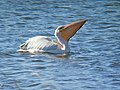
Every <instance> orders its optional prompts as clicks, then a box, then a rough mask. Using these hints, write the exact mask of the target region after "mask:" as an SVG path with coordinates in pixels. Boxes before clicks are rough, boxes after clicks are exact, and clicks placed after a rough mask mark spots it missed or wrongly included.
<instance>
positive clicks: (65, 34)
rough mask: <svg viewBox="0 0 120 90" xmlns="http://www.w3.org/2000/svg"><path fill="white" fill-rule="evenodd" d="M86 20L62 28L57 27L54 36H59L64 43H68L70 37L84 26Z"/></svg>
mask: <svg viewBox="0 0 120 90" xmlns="http://www.w3.org/2000/svg"><path fill="white" fill-rule="evenodd" d="M85 22H86V20H79V21H75V22H72V23H70V24H67V25H64V26H58V27H57V29H56V30H55V34H61V37H62V38H63V39H64V40H65V41H67V42H68V41H69V40H70V38H71V37H73V36H74V35H75V33H76V32H77V31H78V30H79V29H80V28H81V27H82V26H83V25H84V24H85Z"/></svg>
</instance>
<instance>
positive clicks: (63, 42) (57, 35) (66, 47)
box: [55, 33, 69, 51]
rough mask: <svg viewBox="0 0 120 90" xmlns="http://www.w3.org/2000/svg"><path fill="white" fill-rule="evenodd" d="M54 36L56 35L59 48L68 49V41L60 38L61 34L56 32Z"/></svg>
mask: <svg viewBox="0 0 120 90" xmlns="http://www.w3.org/2000/svg"><path fill="white" fill-rule="evenodd" d="M55 36H56V39H57V41H58V43H59V44H60V45H61V46H62V48H61V49H62V50H65V51H69V46H68V42H67V41H65V40H64V39H63V38H62V36H61V34H60V33H58V34H56V35H55Z"/></svg>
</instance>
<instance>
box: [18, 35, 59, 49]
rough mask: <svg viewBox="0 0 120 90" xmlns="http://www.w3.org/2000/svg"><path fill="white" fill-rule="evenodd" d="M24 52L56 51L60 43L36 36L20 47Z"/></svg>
mask: <svg viewBox="0 0 120 90" xmlns="http://www.w3.org/2000/svg"><path fill="white" fill-rule="evenodd" d="M19 48H20V49H22V50H29V49H39V50H45V51H48V50H56V49H58V43H57V42H55V41H53V40H51V39H50V38H48V37H46V36H36V37H33V38H30V39H28V40H27V41H26V42H25V43H23V44H22V45H20V46H19Z"/></svg>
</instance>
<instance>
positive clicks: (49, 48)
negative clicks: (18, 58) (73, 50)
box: [18, 20, 86, 54]
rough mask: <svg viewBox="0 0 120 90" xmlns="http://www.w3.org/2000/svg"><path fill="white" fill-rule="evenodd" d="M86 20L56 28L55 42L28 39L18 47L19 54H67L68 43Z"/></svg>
mask: <svg viewBox="0 0 120 90" xmlns="http://www.w3.org/2000/svg"><path fill="white" fill-rule="evenodd" d="M85 22H86V20H79V21H75V22H72V23H70V24H67V25H63V26H58V27H57V29H56V30H55V33H54V35H55V37H56V40H52V39H51V38H49V37H47V36H35V37H32V38H29V39H28V40H27V41H26V42H25V43H23V44H21V45H20V46H19V48H20V49H19V50H18V51H19V52H23V53H25V52H28V53H33V54H34V53H42V52H46V53H56V54H62V53H69V52H70V48H69V45H68V42H69V40H70V38H71V37H73V36H74V35H75V33H76V32H77V31H78V30H79V29H80V28H81V27H82V26H83V25H84V24H85Z"/></svg>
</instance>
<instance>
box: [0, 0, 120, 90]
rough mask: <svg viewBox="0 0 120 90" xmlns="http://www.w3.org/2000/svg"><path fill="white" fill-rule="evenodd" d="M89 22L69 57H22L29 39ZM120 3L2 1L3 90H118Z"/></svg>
mask: <svg viewBox="0 0 120 90" xmlns="http://www.w3.org/2000/svg"><path fill="white" fill-rule="evenodd" d="M79 19H87V20H88V21H87V23H86V24H85V26H83V27H82V28H81V31H79V32H78V33H77V34H76V35H75V36H74V37H73V38H72V39H71V41H70V43H69V45H70V48H71V52H70V54H69V55H53V54H35V55H31V54H21V53H18V52H17V50H18V46H19V45H20V44H21V43H23V42H24V41H26V40H27V39H28V38H30V37H33V36H37V35H45V36H50V37H53V38H54V36H53V33H54V30H55V29H56V27H57V26H58V25H64V24H68V23H70V22H72V21H76V20H79ZM119 27H120V2H119V0H114V1H112V0H109V1H108V0H92V1H90V0H84V1H83V0H74V1H72V0H60V1H58V0H57V1H56V0H45V1H43V0H1V1H0V46H1V47H0V89H1V90H119V89H120V72H119V71H120V61H119V59H120V40H119V39H120V30H119Z"/></svg>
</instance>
